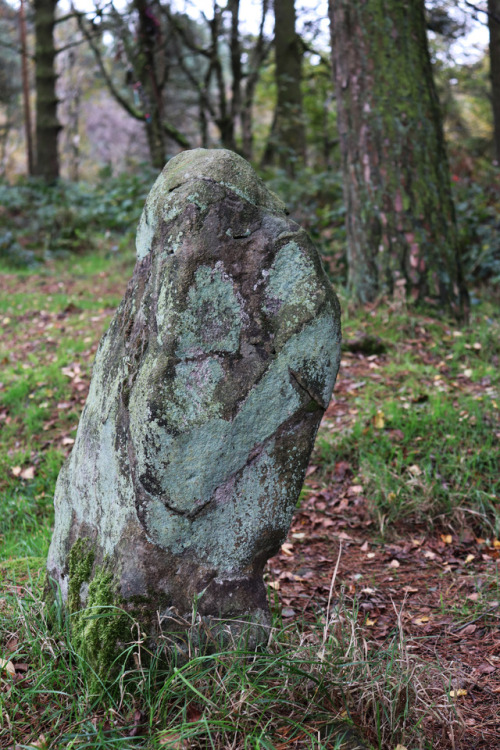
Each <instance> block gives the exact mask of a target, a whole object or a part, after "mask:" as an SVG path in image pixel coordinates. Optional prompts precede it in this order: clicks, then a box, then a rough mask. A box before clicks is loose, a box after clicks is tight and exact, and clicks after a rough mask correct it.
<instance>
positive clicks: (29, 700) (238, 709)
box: [0, 561, 457, 750]
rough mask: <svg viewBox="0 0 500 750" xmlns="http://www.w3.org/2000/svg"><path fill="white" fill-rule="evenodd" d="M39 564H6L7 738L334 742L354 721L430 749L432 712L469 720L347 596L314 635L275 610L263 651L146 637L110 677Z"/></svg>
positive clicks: (144, 743) (3, 690)
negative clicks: (84, 649) (101, 671)
mask: <svg viewBox="0 0 500 750" xmlns="http://www.w3.org/2000/svg"><path fill="white" fill-rule="evenodd" d="M27 566H28V561H25V562H24V566H23V563H18V564H17V566H16V567H15V568H10V569H9V567H8V566H7V568H5V567H4V568H3V569H2V568H0V573H3V574H4V575H5V576H7V579H8V581H10V583H9V584H7V585H4V589H5V598H4V599H3V600H2V603H1V608H0V621H1V625H2V628H1V630H2V633H3V637H2V641H3V642H2V647H3V654H2V656H3V658H4V661H5V662H6V661H7V660H9V661H10V662H11V664H12V663H15V664H17V665H18V667H17V672H16V675H15V677H12V676H11V675H9V674H8V672H7V669H6V668H4V670H3V673H1V677H0V705H1V707H2V712H1V716H2V718H1V720H0V721H1V723H0V739H1V738H2V736H3V737H7V736H8V737H9V741H10V742H12V743H14V744H18V745H21V746H23V747H26V746H30V744H31V743H35V742H40V738H43V741H42V744H38V745H37V747H47V748H49V747H50V748H68V747H78V748H96V749H97V748H109V747H119V748H124V749H125V748H133V747H145V748H157V747H170V748H184V747H189V748H193V749H197V748H200V750H201V748H214V749H215V748H217V749H219V748H220V749H222V748H228V750H229V748H234V749H235V750H236V749H239V748H241V749H243V748H262V749H266V750H279V749H280V748H288V747H296V748H314V750H327V749H328V750H333V749H334V748H341V747H344V748H354V747H357V746H358V745H357V741H356V737H357V736H358V735H357V734H356V732H355V730H353V728H352V723H353V722H354V723H355V724H357V725H362V726H363V727H364V732H365V734H366V736H367V738H368V739H367V742H369V743H371V744H370V746H371V747H376V748H385V747H388V746H389V744H388V743H392V744H393V745H394V746H395V743H396V742H397V741H399V742H400V743H416V744H412V745H411V746H412V747H422V748H426V747H429V748H430V747H431V745H427V744H425V742H424V741H423V740H422V732H421V729H422V725H423V723H424V721H429V719H430V717H431V718H432V720H434V721H437V722H438V723H440V724H443V723H446V724H447V725H450V724H451V725H454V724H456V723H457V722H456V720H455V719H454V718H453V715H452V709H451V706H450V703H449V701H448V699H447V685H446V684H444V683H443V679H442V677H441V676H440V675H439V674H438V673H437V672H436V671H433V670H429V669H428V668H425V667H424V666H423V665H422V664H419V663H418V662H417V661H416V660H415V659H413V658H412V657H411V656H410V654H409V651H408V650H407V649H406V644H405V641H404V637H403V636H402V633H401V632H397V633H395V634H394V637H393V639H392V641H391V642H390V643H389V644H388V647H387V648H386V649H384V650H383V651H380V650H377V651H373V652H371V653H370V652H369V644H367V642H366V641H365V640H364V639H363V637H362V635H361V632H360V629H359V626H358V624H357V612H356V607H354V609H353V608H351V607H350V606H348V605H346V602H345V600H344V599H343V597H342V596H341V597H340V599H339V600H337V601H336V603H335V605H334V606H332V607H331V608H330V609H329V611H328V612H327V613H326V618H325V619H324V621H323V622H320V623H318V625H317V627H315V628H312V629H308V630H307V632H304V631H303V630H302V629H301V626H300V624H294V625H292V626H288V627H285V626H283V624H282V622H281V621H280V618H279V615H278V614H277V613H276V615H275V622H274V627H273V630H272V634H271V637H270V641H269V646H268V648H267V649H266V650H263V651H261V652H258V653H247V652H245V650H244V649H242V648H241V647H237V645H236V644H235V647H234V649H226V650H225V651H224V652H222V653H212V654H206V653H202V652H200V651H198V650H197V648H196V647H195V646H194V645H191V647H190V659H189V660H188V661H185V662H184V663H176V662H175V659H173V658H172V655H171V654H170V656H169V661H167V662H166V661H165V659H164V658H159V654H160V653H162V652H161V651H160V652H159V651H156V652H155V653H151V652H150V651H149V650H148V647H147V643H145V641H144V640H138V641H136V642H134V643H131V644H129V645H128V646H127V653H128V655H129V656H130V654H131V655H132V658H129V659H128V660H127V659H126V657H125V655H124V657H123V659H121V669H120V671H119V673H118V674H117V675H116V677H115V679H114V681H113V682H112V683H111V684H107V685H103V684H102V683H99V681H96V679H95V674H94V673H93V671H92V669H91V668H90V666H89V665H88V664H87V663H86V662H85V660H83V659H82V658H81V657H80V656H79V655H78V654H77V653H75V651H74V650H73V646H72V642H71V638H70V635H69V623H68V621H67V620H66V619H65V618H64V617H63V616H62V615H61V613H60V611H57V610H52V611H50V610H49V609H47V607H46V605H44V604H42V603H41V601H40V578H39V575H38V572H37V567H36V566H31V569H30V570H29V572H27V570H26V568H27ZM23 567H24V570H23ZM138 632H139V631H138ZM342 738H346V740H347V739H349V743H348V744H342ZM392 744H391V746H392ZM366 747H368V744H367V745H366Z"/></svg>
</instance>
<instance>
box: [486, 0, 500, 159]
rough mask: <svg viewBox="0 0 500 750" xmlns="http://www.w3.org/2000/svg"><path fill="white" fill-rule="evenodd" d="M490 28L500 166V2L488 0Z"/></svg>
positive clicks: (497, 152)
mask: <svg viewBox="0 0 500 750" xmlns="http://www.w3.org/2000/svg"><path fill="white" fill-rule="evenodd" d="M488 27H489V30H490V78H491V95H492V106H493V126H494V140H495V157H496V160H497V162H498V164H499V166H500V0H488Z"/></svg>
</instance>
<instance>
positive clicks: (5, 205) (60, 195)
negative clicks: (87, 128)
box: [0, 166, 156, 268]
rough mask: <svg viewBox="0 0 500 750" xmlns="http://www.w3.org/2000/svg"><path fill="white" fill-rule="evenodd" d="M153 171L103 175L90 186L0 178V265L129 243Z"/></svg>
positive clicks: (31, 264)
mask: <svg viewBox="0 0 500 750" xmlns="http://www.w3.org/2000/svg"><path fill="white" fill-rule="evenodd" d="M155 178H156V172H155V171H154V170H152V169H151V168H149V167H147V166H145V167H144V168H143V169H141V171H140V173H138V174H137V175H127V174H124V175H121V176H120V177H117V178H110V177H103V178H101V179H100V180H98V181H97V182H96V183H95V184H89V183H85V182H79V183H74V182H68V181H65V180H60V181H59V182H58V183H57V184H56V185H46V184H45V183H44V182H43V181H40V180H37V179H33V178H31V179H24V180H20V181H19V182H18V183H16V184H12V185H11V184H8V183H6V182H4V181H1V180H0V205H1V206H2V211H1V212H0V261H2V262H3V263H4V264H6V265H8V266H10V267H18V268H30V267H35V266H37V265H39V264H40V263H45V262H47V261H51V260H54V259H57V258H65V257H68V255H69V254H70V253H71V254H74V253H81V252H85V253H87V252H89V251H95V250H97V249H99V248H107V249H108V250H109V251H110V252H113V253H114V252H117V251H119V250H123V249H124V248H126V247H128V246H129V245H130V244H132V243H133V233H134V232H135V228H136V226H137V222H138V220H139V216H140V213H141V211H142V207H143V205H144V201H145V199H146V196H147V194H148V192H149V189H150V187H151V185H152V184H153V182H154V180H155Z"/></svg>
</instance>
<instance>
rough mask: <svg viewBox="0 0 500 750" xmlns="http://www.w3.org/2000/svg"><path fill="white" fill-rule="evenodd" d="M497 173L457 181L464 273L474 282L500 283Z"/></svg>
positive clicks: (457, 204) (455, 193)
mask: <svg viewBox="0 0 500 750" xmlns="http://www.w3.org/2000/svg"><path fill="white" fill-rule="evenodd" d="M495 171H497V170H494V169H492V168H491V167H490V168H485V169H484V172H483V174H482V175H481V179H480V180H473V179H471V178H467V177H463V178H460V177H458V176H457V177H456V178H455V179H454V183H453V184H454V198H455V207H456V213H457V224H458V231H459V241H460V245H461V250H462V258H463V263H464V271H465V274H466V277H467V279H469V280H470V281H471V282H472V283H476V284H477V283H481V284H484V283H489V284H492V283H493V284H500V187H499V183H498V177H496V175H495Z"/></svg>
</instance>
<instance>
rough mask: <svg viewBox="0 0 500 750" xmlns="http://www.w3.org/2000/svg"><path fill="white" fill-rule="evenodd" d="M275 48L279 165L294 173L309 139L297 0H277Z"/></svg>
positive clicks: (275, 0) (275, 4)
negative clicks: (305, 126)
mask: <svg viewBox="0 0 500 750" xmlns="http://www.w3.org/2000/svg"><path fill="white" fill-rule="evenodd" d="M274 19H275V26H274V48H275V55H276V85H277V88H278V97H277V102H276V133H275V136H276V147H277V151H278V157H279V162H280V165H281V166H282V167H283V168H284V169H286V170H287V172H288V173H289V174H293V173H294V166H295V163H296V162H297V160H299V161H302V162H303V161H304V160H305V154H306V138H305V130H304V121H303V113H302V91H301V81H302V54H301V49H300V40H299V37H298V36H297V33H296V31H295V6H294V0H274Z"/></svg>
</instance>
